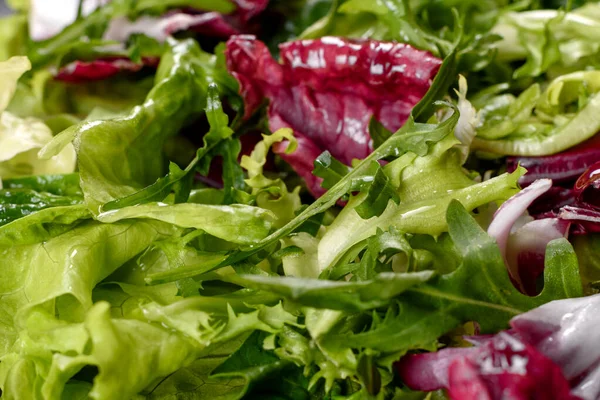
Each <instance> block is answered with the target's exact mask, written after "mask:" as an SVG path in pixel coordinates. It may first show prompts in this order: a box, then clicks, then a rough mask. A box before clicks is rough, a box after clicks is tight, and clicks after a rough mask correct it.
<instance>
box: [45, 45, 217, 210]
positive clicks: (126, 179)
mask: <svg viewBox="0 0 600 400" xmlns="http://www.w3.org/2000/svg"><path fill="white" fill-rule="evenodd" d="M170 48H171V49H170V53H169V55H168V56H165V57H163V59H162V60H161V65H160V67H159V71H158V74H157V76H156V82H157V84H156V86H155V87H154V88H153V89H152V91H151V92H150V93H149V94H148V96H147V98H146V101H145V102H144V104H143V105H141V106H138V107H135V108H134V109H133V110H132V111H131V112H130V113H129V114H128V115H127V116H124V117H118V118H112V119H107V120H101V121H86V122H83V123H81V124H79V125H76V126H73V127H71V128H68V129H67V130H66V131H64V132H62V133H61V134H59V135H58V136H56V137H55V139H54V140H53V141H52V142H51V143H50V144H48V145H47V146H46V147H45V148H44V149H43V150H42V151H41V153H40V154H41V155H42V156H43V157H51V156H53V155H55V154H56V153H57V152H58V151H60V149H62V147H63V146H64V145H65V144H67V143H69V142H71V141H74V143H75V144H76V147H77V156H78V167H79V173H80V176H81V187H82V189H83V191H84V194H85V198H86V202H87V204H88V205H89V207H90V209H91V210H92V211H93V212H94V213H99V212H100V207H101V206H102V205H104V204H105V203H108V202H110V201H113V200H116V199H120V198H123V197H127V196H131V195H134V194H136V193H137V192H139V191H140V190H141V189H143V188H144V187H145V186H148V185H151V184H152V183H154V182H155V181H156V179H157V178H159V177H160V176H163V175H164V172H165V171H164V170H165V168H164V162H163V155H162V145H163V144H164V142H165V140H166V139H167V138H168V137H170V136H173V135H175V134H176V133H177V132H178V131H179V129H180V128H181V127H182V126H183V125H184V124H185V123H186V122H187V121H188V120H189V119H190V118H191V117H192V116H193V115H196V114H199V113H200V112H201V111H202V107H203V106H204V104H206V98H207V97H206V96H207V90H208V85H209V77H208V76H207V72H206V70H205V69H204V68H205V66H204V65H203V64H201V63H202V61H203V60H206V57H205V55H204V53H202V51H201V50H200V48H199V47H198V44H197V43H195V42H194V41H192V40H186V41H182V42H177V41H175V40H172V41H171V42H170ZM192 71H193V72H192ZM123 153H124V154H125V156H123ZM114 159H119V160H120V163H119V165H118V167H117V165H115V164H114V163H113V160H114ZM177 168H178V167H177V166H176V165H174V164H172V165H171V170H173V169H177ZM167 194H168V193H164V191H163V192H160V193H159V194H158V195H156V197H157V198H152V197H151V198H149V199H147V201H157V200H162V198H164V196H166V195H167Z"/></svg>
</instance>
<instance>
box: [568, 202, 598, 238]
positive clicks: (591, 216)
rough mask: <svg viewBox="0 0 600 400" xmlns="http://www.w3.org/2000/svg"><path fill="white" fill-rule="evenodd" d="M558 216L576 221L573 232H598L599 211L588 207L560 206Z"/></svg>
mask: <svg viewBox="0 0 600 400" xmlns="http://www.w3.org/2000/svg"><path fill="white" fill-rule="evenodd" d="M558 217H559V218H560V219H563V220H565V221H570V222H573V223H576V225H577V226H576V230H575V231H574V232H573V233H574V234H580V235H583V234H588V233H598V232H600V211H597V210H593V209H591V208H588V207H577V206H565V207H563V208H561V210H560V212H559V213H558Z"/></svg>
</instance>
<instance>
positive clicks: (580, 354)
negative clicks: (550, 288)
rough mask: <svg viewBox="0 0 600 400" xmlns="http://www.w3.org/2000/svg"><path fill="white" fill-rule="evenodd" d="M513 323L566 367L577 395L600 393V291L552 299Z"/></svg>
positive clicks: (593, 397)
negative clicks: (563, 298) (599, 343)
mask: <svg viewBox="0 0 600 400" xmlns="http://www.w3.org/2000/svg"><path fill="white" fill-rule="evenodd" d="M511 325H512V327H513V329H514V330H515V331H516V332H517V333H518V334H519V335H520V336H521V337H522V338H523V340H524V341H526V342H527V343H530V344H531V345H532V346H535V347H536V348H537V349H538V350H539V351H540V352H542V353H543V354H544V355H546V356H547V357H548V358H550V359H551V360H553V361H554V362H555V363H556V364H557V365H559V366H560V367H561V368H562V371H563V373H564V376H565V377H566V378H567V379H568V380H570V381H571V385H572V387H573V391H572V393H573V394H574V395H577V396H579V397H581V398H582V399H585V400H596V399H598V398H599V397H600V347H599V346H598V345H597V344H598V341H599V340H600V330H599V329H598V326H600V295H594V296H586V297H582V298H575V299H565V300H557V301H552V302H550V303H547V304H544V305H543V306H541V307H538V308H536V309H533V310H531V311H529V312H526V313H524V314H521V315H519V316H517V317H515V318H513V319H512V321H511ZM548 382H549V381H548ZM555 398H557V399H558V398H562V397H555Z"/></svg>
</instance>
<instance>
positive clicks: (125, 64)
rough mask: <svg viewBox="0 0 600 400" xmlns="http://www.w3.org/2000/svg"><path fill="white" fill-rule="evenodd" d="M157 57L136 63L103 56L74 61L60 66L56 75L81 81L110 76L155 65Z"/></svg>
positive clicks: (60, 78) (64, 78) (69, 80)
mask: <svg viewBox="0 0 600 400" xmlns="http://www.w3.org/2000/svg"><path fill="white" fill-rule="evenodd" d="M157 65H158V59H157V58H145V59H143V60H142V62H141V63H136V62H133V61H131V60H130V59H127V58H103V59H98V60H94V61H89V62H86V61H74V62H72V63H70V64H67V65H66V66H64V67H62V68H61V69H60V70H59V71H58V73H57V74H56V76H55V77H54V78H55V79H57V80H60V81H64V82H72V83H76V82H83V81H93V80H102V79H106V78H110V77H111V76H114V75H116V74H118V73H120V72H123V71H126V72H137V71H139V70H140V69H142V67H144V66H149V67H156V66H157Z"/></svg>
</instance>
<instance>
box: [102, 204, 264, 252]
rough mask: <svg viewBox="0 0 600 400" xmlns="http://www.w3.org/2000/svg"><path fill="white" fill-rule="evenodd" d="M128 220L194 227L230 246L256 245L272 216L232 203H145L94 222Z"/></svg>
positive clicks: (108, 212) (256, 209)
mask: <svg viewBox="0 0 600 400" xmlns="http://www.w3.org/2000/svg"><path fill="white" fill-rule="evenodd" d="M132 218H148V219H154V220H158V221H163V222H168V223H170V224H174V225H177V226H179V227H182V228H195V229H200V230H203V231H204V232H206V233H208V234H211V235H213V236H216V237H218V238H221V239H225V240H228V241H230V242H233V243H241V244H251V243H258V242H259V241H260V240H261V239H263V238H264V237H266V236H267V234H268V233H269V231H270V229H271V220H272V214H271V213H270V212H269V211H267V210H264V209H262V208H259V207H251V206H244V205H241V204H233V205H230V206H212V205H204V204H193V203H185V204H172V205H169V204H164V203H149V204H142V205H138V206H133V207H125V208H121V209H119V210H114V211H106V212H103V213H101V214H99V215H98V216H97V219H98V221H100V222H104V223H109V224H110V223H114V222H117V221H122V220H127V219H132Z"/></svg>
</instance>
